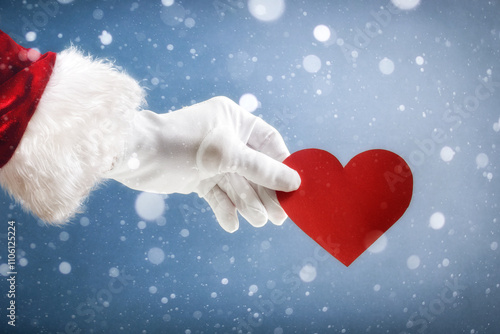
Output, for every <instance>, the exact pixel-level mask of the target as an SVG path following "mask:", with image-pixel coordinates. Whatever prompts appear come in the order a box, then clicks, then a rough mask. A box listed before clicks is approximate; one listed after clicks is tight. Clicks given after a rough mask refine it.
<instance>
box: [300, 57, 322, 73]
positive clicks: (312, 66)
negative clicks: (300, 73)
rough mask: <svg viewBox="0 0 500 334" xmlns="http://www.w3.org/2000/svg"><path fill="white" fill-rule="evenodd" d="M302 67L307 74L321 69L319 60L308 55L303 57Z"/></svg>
mask: <svg viewBox="0 0 500 334" xmlns="http://www.w3.org/2000/svg"><path fill="white" fill-rule="evenodd" d="M302 66H304V69H305V70H306V71H307V72H309V73H316V72H318V71H319V70H320V69H321V59H319V57H318V56H316V55H308V56H305V57H304V60H303V61H302Z"/></svg>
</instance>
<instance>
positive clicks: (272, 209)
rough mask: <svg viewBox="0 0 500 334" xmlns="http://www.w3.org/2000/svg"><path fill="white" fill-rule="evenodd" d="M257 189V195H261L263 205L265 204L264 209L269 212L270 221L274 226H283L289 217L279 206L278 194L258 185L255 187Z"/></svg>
mask: <svg viewBox="0 0 500 334" xmlns="http://www.w3.org/2000/svg"><path fill="white" fill-rule="evenodd" d="M255 187H256V188H257V194H258V195H259V197H260V199H261V201H262V204H264V207H265V208H266V210H267V215H268V217H269V220H270V221H271V222H272V223H273V224H274V225H278V226H280V225H283V223H284V222H285V220H286V219H287V218H288V216H287V214H286V213H285V210H283V208H282V207H281V205H280V204H279V201H278V198H277V197H276V192H275V191H273V190H271V189H268V188H264V187H261V186H257V185H255Z"/></svg>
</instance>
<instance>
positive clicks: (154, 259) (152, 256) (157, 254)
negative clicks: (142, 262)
mask: <svg viewBox="0 0 500 334" xmlns="http://www.w3.org/2000/svg"><path fill="white" fill-rule="evenodd" d="M148 260H149V262H151V263H152V264H160V263H162V262H163V260H165V252H163V249H161V248H158V247H153V248H151V249H150V250H149V251H148Z"/></svg>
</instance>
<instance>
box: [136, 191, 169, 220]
mask: <svg viewBox="0 0 500 334" xmlns="http://www.w3.org/2000/svg"><path fill="white" fill-rule="evenodd" d="M135 211H136V212H137V215H139V217H141V218H142V219H146V220H155V219H156V218H158V217H160V216H161V215H163V212H164V211H165V200H164V199H163V196H162V195H159V194H152V193H146V192H143V193H140V194H139V195H138V196H137V199H136V200H135Z"/></svg>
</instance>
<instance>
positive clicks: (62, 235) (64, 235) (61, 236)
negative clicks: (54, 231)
mask: <svg viewBox="0 0 500 334" xmlns="http://www.w3.org/2000/svg"><path fill="white" fill-rule="evenodd" d="M68 239H69V233H68V232H66V231H62V232H61V233H59V240H61V241H68Z"/></svg>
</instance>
